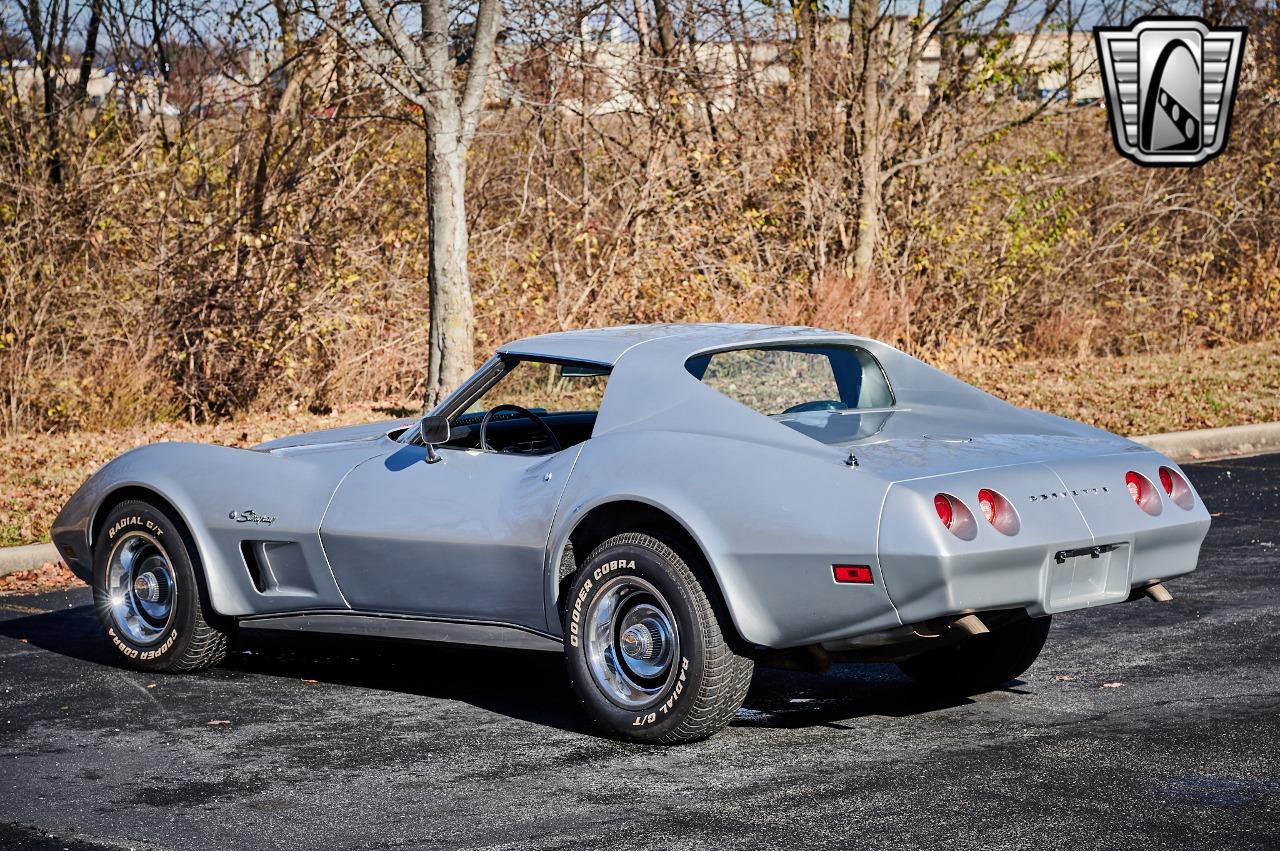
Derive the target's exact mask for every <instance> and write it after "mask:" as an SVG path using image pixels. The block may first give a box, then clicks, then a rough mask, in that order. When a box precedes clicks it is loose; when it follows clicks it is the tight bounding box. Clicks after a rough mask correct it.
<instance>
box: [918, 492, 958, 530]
mask: <svg viewBox="0 0 1280 851" xmlns="http://www.w3.org/2000/svg"><path fill="white" fill-rule="evenodd" d="M917 504H918V503H917ZM933 508H934V510H935V511H937V512H938V519H939V520H941V521H942V525H943V526H946V527H947V528H948V529H950V528H951V524H952V523H954V522H955V519H956V515H955V512H954V511H952V510H951V499H950V498H949V497H948V496H947V495H946V494H943V493H940V494H938V495H937V496H935V497H934V498H933Z"/></svg>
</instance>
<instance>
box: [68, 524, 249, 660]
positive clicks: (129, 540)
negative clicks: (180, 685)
mask: <svg viewBox="0 0 1280 851" xmlns="http://www.w3.org/2000/svg"><path fill="white" fill-rule="evenodd" d="M198 558H199V557H198V556H197V555H196V550H195V546H194V545H193V544H192V542H191V539H190V536H189V535H187V534H186V530H185V529H183V528H182V527H181V526H180V525H179V524H178V522H177V521H176V520H175V519H174V518H172V517H170V516H169V514H168V512H165V511H162V510H160V509H159V508H157V507H155V506H153V505H151V504H150V503H147V502H143V501H141V500H127V501H125V502H122V503H120V504H119V505H117V506H116V507H115V508H113V509H112V510H111V512H110V513H109V514H108V515H107V517H106V519H105V520H104V521H103V523H102V531H101V532H100V533H99V536H98V541H97V542H96V544H95V545H94V551H93V602H94V608H95V609H97V612H98V618H99V620H100V621H101V622H102V627H103V629H104V630H105V632H106V637H107V639H108V641H110V643H111V646H112V647H113V648H114V649H115V651H116V653H117V654H118V655H119V657H120V658H121V659H122V660H123V661H124V662H125V663H126V664H127V665H129V666H130V667H133V668H137V669H139V670H142V671H165V672H179V671H198V670H200V669H202V668H208V667H211V666H213V665H216V664H218V663H219V662H221V661H222V660H223V659H224V658H226V655H227V645H228V643H229V639H230V635H231V632H232V630H233V629H234V626H233V625H231V624H227V623H224V621H223V620H221V619H219V618H218V617H217V616H216V615H215V614H214V613H213V612H212V611H211V610H210V609H209V607H208V603H207V601H206V598H205V594H204V588H203V587H202V585H201V583H200V581H199V580H200V577H199V576H198V574H197V564H198V563H199V562H198Z"/></svg>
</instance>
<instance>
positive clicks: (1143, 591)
mask: <svg viewBox="0 0 1280 851" xmlns="http://www.w3.org/2000/svg"><path fill="white" fill-rule="evenodd" d="M1143 597H1146V598H1147V599H1148V600H1154V601H1155V602H1157V603H1167V602H1169V601H1170V600H1172V599H1173V595H1172V594H1170V593H1169V589H1168V588H1165V587H1164V586H1163V585H1162V584H1160V583H1159V582H1152V583H1151V584H1150V585H1144V586H1142V587H1141V588H1134V589H1133V590H1132V591H1130V592H1129V600H1128V602H1130V603H1132V602H1133V601H1134V600H1141V599H1142V598H1143Z"/></svg>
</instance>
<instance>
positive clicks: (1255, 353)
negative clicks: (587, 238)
mask: <svg viewBox="0 0 1280 851" xmlns="http://www.w3.org/2000/svg"><path fill="white" fill-rule="evenodd" d="M957 374H959V375H960V376H961V377H962V378H964V379H965V380H967V381H970V382H972V383H974V384H976V385H977V386H979V387H982V388H984V389H987V390H989V391H991V392H993V393H995V394H996V395H998V396H1001V397H1002V398H1004V399H1007V400H1009V401H1010V402H1013V403H1014V404H1017V405H1022V406H1028V407H1033V408H1039V409H1042V410H1046V411H1051V412H1053V413H1056V414H1060V415H1062V416H1066V417H1071V418H1073V419H1078V420H1082V421H1084V422H1087V423H1090V424H1092V425H1096V426H1100V427H1102V428H1106V429H1108V430H1111V431H1115V432H1118V433H1120V434H1150V433H1155V432H1162V431H1177V430H1182V429H1191V428H1207V427H1213V426H1225V425H1241V424H1244V423H1254V422H1266V421H1274V420H1280V341H1271V342H1266V343H1256V344H1251V345H1245V346H1235V347H1231V348H1223V349H1210V350H1193V351H1188V352H1179V353H1174V354H1168V355H1135V356H1128V357H1111V358H1085V359H1068V360H1064V359H1053V360H1041V361H1026V362H1018V363H1013V364H1008V365H996V366H983V367H972V368H964V369H959V370H957ZM403 404H404V403H403V402H397V403H394V404H388V403H386V402H383V403H371V402H370V403H363V404H353V405H348V406H345V407H342V408H340V409H337V410H335V411H334V412H332V413H330V414H327V415H318V414H313V413H308V412H306V411H297V410H295V411H293V412H289V411H280V412H276V413H266V414H258V415H254V416H252V417H246V418H242V419H239V420H234V421H224V422H219V423H213V424H203V425H192V424H189V423H162V424H156V425H151V426H146V427H139V428H126V429H116V430H112V431H102V432H85V431H79V432H71V433H66V434H44V433H27V434H19V435H15V436H11V437H8V438H4V439H0V452H2V453H3V456H4V457H5V458H6V459H8V460H9V464H8V465H7V466H6V467H5V468H4V469H3V470H0V546H14V545H18V544H28V543H35V542H38V541H45V540H48V535H49V524H50V523H51V522H52V520H53V518H54V516H55V515H56V514H57V511H58V509H59V508H60V507H61V506H62V504H63V503H64V502H65V501H66V499H67V497H69V496H70V495H71V493H72V492H73V491H74V490H75V489H76V488H77V487H78V486H79V485H80V483H81V482H83V481H84V480H85V479H86V478H88V477H89V475H91V474H92V473H93V472H94V471H95V470H96V469H98V467H100V466H101V465H102V464H104V463H106V462H107V461H108V460H110V459H111V458H113V457H114V456H116V455H118V454H120V453H121V452H124V451H126V450H128V449H132V448H133V447H135V446H142V445H144V444H147V443H155V442H158V441H199V442H212V443H220V444H225V445H228V446H251V445H253V444H255V443H259V442H261V441H264V440H268V439H270V438H272V437H280V436H283V435H286V434H291V433H294V432H300V431H310V430H315V429H321V428H333V427H337V426H342V425H350V424H353V423H360V422H369V421H372V420H378V419H388V418H390V417H391V416H393V415H399V414H400V411H397V410H396V409H397V408H399V407H401V406H402V405H403Z"/></svg>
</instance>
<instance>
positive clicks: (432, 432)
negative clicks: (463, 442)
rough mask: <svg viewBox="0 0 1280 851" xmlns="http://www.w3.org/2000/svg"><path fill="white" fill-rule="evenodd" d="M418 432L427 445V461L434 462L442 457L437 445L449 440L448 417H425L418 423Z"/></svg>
mask: <svg viewBox="0 0 1280 851" xmlns="http://www.w3.org/2000/svg"><path fill="white" fill-rule="evenodd" d="M418 434H419V435H420V436H421V438H422V443H423V445H424V446H426V447H427V463H428V464H434V463H436V462H437V461H439V460H441V459H440V454H439V453H438V452H436V447H437V446H439V445H441V444H442V443H448V442H449V418H448V417H423V418H422V420H421V421H420V422H419V423H418Z"/></svg>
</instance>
